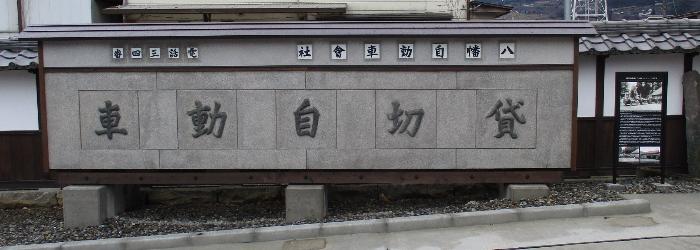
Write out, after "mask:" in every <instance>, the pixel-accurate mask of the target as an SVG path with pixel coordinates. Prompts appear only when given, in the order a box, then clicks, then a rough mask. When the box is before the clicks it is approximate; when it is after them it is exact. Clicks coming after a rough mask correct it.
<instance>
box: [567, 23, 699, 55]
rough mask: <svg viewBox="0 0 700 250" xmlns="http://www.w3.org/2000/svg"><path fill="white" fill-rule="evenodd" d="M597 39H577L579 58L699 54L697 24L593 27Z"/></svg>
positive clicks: (617, 24) (608, 25) (640, 24)
mask: <svg viewBox="0 0 700 250" xmlns="http://www.w3.org/2000/svg"><path fill="white" fill-rule="evenodd" d="M594 26H595V28H596V30H597V31H598V32H599V35H597V36H590V37H581V38H580V40H579V52H581V53H583V54H642V53H645V54H653V53H688V52H697V51H700V20H688V19H683V20H654V21H616V22H596V23H594Z"/></svg>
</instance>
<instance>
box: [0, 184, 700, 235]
mask: <svg viewBox="0 0 700 250" xmlns="http://www.w3.org/2000/svg"><path fill="white" fill-rule="evenodd" d="M655 181H656V182H658V180H657V179H654V178H631V179H622V180H621V181H620V182H621V183H622V184H625V186H626V188H627V189H626V191H625V192H626V193H653V192H658V191H657V190H655V189H654V187H653V185H651V183H653V182H655ZM668 182H669V183H671V184H674V187H673V188H672V189H671V192H697V191H700V180H697V179H690V178H684V177H673V178H669V180H668ZM395 189H396V188H395ZM398 189H400V188H398ZM550 189H551V192H550V195H549V196H547V197H544V198H541V199H531V200H521V201H516V202H513V201H509V200H505V199H494V198H493V197H495V195H497V192H496V191H495V190H494V189H492V188H488V187H487V186H470V187H468V188H463V187H455V188H452V189H449V190H448V192H447V193H444V194H440V195H437V196H436V195H434V194H433V195H426V194H412V195H411V194H408V195H407V194H396V193H391V192H386V190H382V189H379V188H375V189H369V190H365V192H357V191H347V190H340V189H331V191H330V192H331V194H330V195H329V211H328V212H329V215H328V216H327V218H326V219H325V220H324V222H331V221H346V220H362V219H374V218H389V217H398V216H413V215H425V214H435V213H455V212H468V211H482V210H492V209H502V208H517V207H533V206H549V205H564V204H575V203H586V202H604V201H614V200H621V199H623V198H622V197H621V196H620V195H619V194H618V193H617V192H614V191H610V190H606V189H605V186H604V185H603V183H602V182H591V181H577V182H563V183H559V184H553V185H550ZM341 197H342V199H340V198H341ZM0 221H2V226H1V227H0V246H9V245H20V244H38V243H49V242H59V241H74V240H92V239H101V238H121V237H132V236H144V235H158V234H171V233H184V232H199V231H212V230H226V229H236V228H247V227H265V226H276V225H284V224H286V223H285V222H284V201H283V199H281V198H280V199H274V200H267V201H261V202H257V203H245V204H218V203H212V204H188V205H176V206H166V205H151V206H145V207H143V208H140V209H138V210H134V211H130V212H127V213H124V214H122V215H120V216H118V217H116V218H112V219H109V220H108V221H107V222H106V223H105V224H103V225H101V226H93V227H87V228H83V229H70V228H64V227H63V222H62V214H61V208H60V207H54V208H23V209H0ZM312 222H318V221H299V222H296V223H294V224H302V223H312Z"/></svg>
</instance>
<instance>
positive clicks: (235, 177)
mask: <svg viewBox="0 0 700 250" xmlns="http://www.w3.org/2000/svg"><path fill="white" fill-rule="evenodd" d="M564 170H566V169H559V170H551V169H534V170H533V169H521V170H519V169H510V170H497V171H496V170H494V171H489V170H480V171H475V170H443V171H438V170H434V171H429V170H425V171H413V170H410V171H409V170H352V171H348V170H299V171H292V170H270V171H212V170H209V171H207V170H199V171H197V170H189V171H143V170H141V171H139V170H129V171H127V170H125V171H61V170H55V172H56V176H57V177H58V182H59V183H60V184H61V185H75V184H84V185H88V184H90V185H93V184H134V185H202V184H212V185H225V184H282V185H285V184H399V185H401V184H470V183H555V182H559V181H561V178H562V172H563V171H564Z"/></svg>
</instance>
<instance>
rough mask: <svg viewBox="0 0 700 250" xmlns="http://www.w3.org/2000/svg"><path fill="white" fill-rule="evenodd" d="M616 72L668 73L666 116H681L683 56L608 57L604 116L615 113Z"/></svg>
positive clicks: (679, 54)
mask: <svg viewBox="0 0 700 250" xmlns="http://www.w3.org/2000/svg"><path fill="white" fill-rule="evenodd" d="M616 72H668V90H667V91H668V92H667V93H668V101H667V106H666V114H667V115H681V114H682V113H683V108H682V107H683V87H682V84H681V81H682V79H683V54H681V53H676V54H657V55H613V56H610V57H608V59H607V60H606V64H605V104H604V107H603V114H604V116H614V113H615V73H616ZM580 98H581V97H580ZM583 98H588V97H583Z"/></svg>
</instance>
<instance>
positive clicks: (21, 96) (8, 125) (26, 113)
mask: <svg viewBox="0 0 700 250" xmlns="http://www.w3.org/2000/svg"><path fill="white" fill-rule="evenodd" d="M0 90H1V91H0V100H2V101H1V102H0V103H2V105H0V114H1V115H2V117H3V119H2V122H0V131H27V130H39V122H38V121H39V120H38V113H39V112H38V109H37V99H36V97H37V94H36V93H37V92H36V91H37V90H36V75H34V74H32V73H29V72H27V71H21V70H9V71H0Z"/></svg>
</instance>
